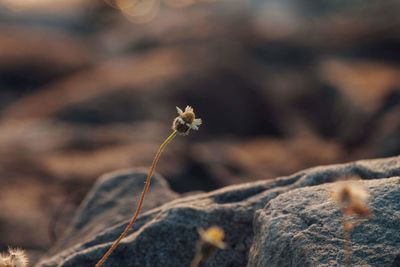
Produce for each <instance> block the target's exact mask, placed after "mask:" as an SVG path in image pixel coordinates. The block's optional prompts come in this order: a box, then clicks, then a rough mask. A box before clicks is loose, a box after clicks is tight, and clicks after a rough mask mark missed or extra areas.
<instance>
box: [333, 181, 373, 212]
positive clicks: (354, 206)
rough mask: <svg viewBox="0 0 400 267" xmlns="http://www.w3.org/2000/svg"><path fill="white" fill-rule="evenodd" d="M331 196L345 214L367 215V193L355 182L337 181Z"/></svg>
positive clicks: (368, 210)
mask: <svg viewBox="0 0 400 267" xmlns="http://www.w3.org/2000/svg"><path fill="white" fill-rule="evenodd" d="M332 198H333V199H334V200H335V201H336V203H337V205H338V206H339V207H340V209H341V211H342V213H343V214H345V215H349V216H351V215H358V216H361V217H368V216H370V215H371V211H370V209H369V207H368V205H367V204H366V200H367V199H368V193H367V191H365V189H364V188H362V187H361V186H360V185H359V184H356V183H355V182H350V181H347V182H339V183H337V184H336V185H335V189H334V191H333V193H332Z"/></svg>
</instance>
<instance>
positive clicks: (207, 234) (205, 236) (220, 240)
mask: <svg viewBox="0 0 400 267" xmlns="http://www.w3.org/2000/svg"><path fill="white" fill-rule="evenodd" d="M199 233H200V238H201V240H202V241H203V242H204V243H207V244H209V245H212V246H215V247H217V248H220V249H225V248H226V244H225V243H224V235H225V233H224V230H222V229H221V228H220V227H218V226H211V227H210V228H208V229H206V230H202V229H200V230H199Z"/></svg>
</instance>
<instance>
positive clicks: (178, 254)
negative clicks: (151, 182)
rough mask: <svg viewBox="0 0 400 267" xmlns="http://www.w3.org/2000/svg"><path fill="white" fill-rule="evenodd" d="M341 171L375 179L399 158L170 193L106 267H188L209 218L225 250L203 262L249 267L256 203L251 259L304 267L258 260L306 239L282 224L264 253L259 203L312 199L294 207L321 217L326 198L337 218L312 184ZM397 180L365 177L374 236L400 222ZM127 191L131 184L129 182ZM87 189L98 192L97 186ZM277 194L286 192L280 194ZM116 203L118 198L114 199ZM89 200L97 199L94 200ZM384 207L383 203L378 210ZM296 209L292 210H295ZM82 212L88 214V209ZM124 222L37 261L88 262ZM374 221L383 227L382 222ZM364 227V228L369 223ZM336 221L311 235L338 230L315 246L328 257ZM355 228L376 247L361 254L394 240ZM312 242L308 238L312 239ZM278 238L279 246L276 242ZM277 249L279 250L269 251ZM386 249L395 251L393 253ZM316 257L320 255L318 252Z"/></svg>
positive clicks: (391, 170)
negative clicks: (399, 219) (176, 195)
mask: <svg viewBox="0 0 400 267" xmlns="http://www.w3.org/2000/svg"><path fill="white" fill-rule="evenodd" d="M343 176H359V177H360V178H362V179H379V178H390V177H394V176H400V157H395V158H388V159H380V160H370V161H359V162H355V163H349V164H342V165H332V166H326V167H317V168H312V169H309V170H305V171H301V172H298V173H296V174H294V175H292V176H288V177H283V178H278V179H275V180H273V181H259V182H253V183H247V184H241V185H237V186H229V187H225V188H223V189H220V190H217V191H213V192H210V193H200V194H196V195H193V196H188V197H184V198H180V199H177V200H173V201H171V202H169V203H166V204H164V205H162V206H160V207H157V208H155V209H152V210H149V211H147V212H145V213H143V214H142V216H141V217H140V218H139V220H138V222H137V224H136V226H135V227H134V229H133V230H132V231H131V233H130V234H129V235H128V236H127V238H125V239H124V241H123V242H122V243H121V245H120V246H119V248H118V249H117V250H116V251H115V252H114V253H113V254H112V256H111V257H110V258H109V260H108V262H107V264H106V266H126V267H131V266H132V267H133V266H141V267H144V266H148V267H157V266H163V267H168V266H171V267H179V266H182V267H184V266H185V267H186V266H188V265H189V263H190V261H191V259H192V257H193V255H194V247H195V243H196V240H197V239H198V234H197V229H198V228H200V227H202V228H205V227H208V226H210V225H213V224H217V225H220V226H221V227H223V228H224V230H225V232H226V242H227V244H228V249H227V250H224V251H218V252H217V253H216V254H215V255H214V256H212V257H211V258H210V259H209V260H208V261H207V262H206V263H205V264H203V266H207V267H211V266H212V267H214V266H215V267H217V266H218V267H221V266H226V267H228V266H232V267H234V266H246V265H247V264H248V258H249V251H250V247H251V246H252V244H253V239H254V236H253V218H254V214H255V212H256V211H257V210H260V212H258V213H257V215H258V216H257V220H256V224H255V226H256V227H255V230H257V231H256V238H255V243H254V244H255V245H254V246H253V249H252V253H251V254H250V266H283V265H285V266H303V265H301V264H300V265H296V264H297V263H296V262H294V261H293V262H292V259H291V258H289V257H282V259H283V260H284V261H285V262H284V264H283V265H277V264H275V265H274V264H273V263H272V262H271V263H269V262H263V261H262V260H260V257H261V256H262V255H270V254H271V255H272V256H271V257H277V258H279V257H280V254H279V253H281V252H280V251H279V249H284V251H290V245H292V244H296V243H295V242H294V241H296V240H299V241H298V242H299V243H300V242H303V243H305V242H306V241H307V239H305V238H302V235H299V236H297V235H295V236H293V237H291V236H292V232H291V231H289V230H290V229H287V231H284V232H282V237H281V238H282V242H279V243H278V244H276V246H274V247H272V248H271V250H270V251H268V252H264V250H263V249H264V246H262V244H263V240H264V239H262V237H263V236H264V235H263V234H264V233H267V232H268V231H269V228H268V227H269V226H268V224H264V223H263V222H261V220H260V219H261V218H262V216H261V215H260V214H262V212H265V210H264V209H263V208H264V207H266V210H269V209H270V208H271V207H275V206H274V205H276V206H277V207H280V206H279V205H281V207H285V206H286V205H288V206H289V207H297V206H301V204H303V207H304V205H306V204H307V203H309V204H311V205H310V207H309V209H308V208H306V207H304V209H300V208H299V210H298V211H297V212H298V213H299V214H300V215H302V214H303V213H304V214H318V216H321V218H326V217H325V216H327V215H328V214H329V210H324V209H323V207H324V205H327V206H328V207H330V210H331V214H332V217H331V218H330V219H331V220H334V218H337V216H338V212H337V211H336V210H335V209H334V206H333V204H332V203H330V202H329V203H328V202H327V203H326V204H324V203H325V202H324V201H322V200H324V199H325V198H326V194H325V195H324V194H322V193H321V192H323V191H324V190H325V189H324V188H325V187H324V186H322V187H310V186H314V185H321V184H324V183H328V182H332V181H335V180H337V179H340V178H343ZM397 181H398V178H393V179H382V180H381V181H371V182H368V185H369V187H370V188H371V190H373V192H374V195H375V194H376V195H377V198H376V199H374V200H371V201H372V202H373V203H374V204H373V209H374V213H375V215H376V218H375V219H373V220H372V222H371V229H370V230H369V229H365V230H366V232H367V233H369V232H370V231H372V232H373V233H374V235H375V233H376V235H377V234H378V233H377V232H374V231H383V232H382V233H384V231H386V229H389V228H390V229H399V228H400V227H399V225H398V223H397V224H396V221H395V216H398V215H396V214H397V213H396V212H398V204H396V203H397V202H398V201H397V199H398V197H397V198H396V196H395V195H396V191H394V190H395V189H396V188H395V185H397V184H396V182H397ZM386 183H387V184H386ZM380 185H381V186H380ZM123 186H125V185H123ZM327 186H329V185H327ZM302 187H305V189H303V190H302V191H301V190H300V191H299V190H295V189H298V188H302ZM397 188H398V187H397ZM132 190H135V189H133V188H132ZM136 190H137V189H136ZM292 190H294V191H292ZM289 191H290V192H289ZM379 192H381V193H379ZM397 192H398V191H397ZM306 193H308V194H309V195H310V196H315V197H316V200H314V199H312V198H308V197H306V196H307V194H306ZM92 194H96V191H94V192H93V193H92ZM281 194H283V195H282V196H280V197H278V196H279V195H281ZM290 194H295V196H296V198H292V199H289V198H286V196H287V195H288V196H290ZM397 194H398V193H397ZM118 197H119V196H118ZM277 197H278V198H277ZM323 197H325V198H323ZM150 198H151V197H149V198H147V200H148V201H151V200H150ZM281 199H283V200H286V201H287V203H286V202H284V201H283V202H282V204H280V203H281V202H280V200H281ZM98 200H100V201H103V205H104V203H105V200H104V199H103V198H101V197H100V198H98ZM271 200H272V201H271ZM110 201H115V200H110ZM396 201H397V202H396ZM86 203H87V201H86ZM115 203H116V204H118V202H115ZM274 203H275V204H274ZM315 203H320V204H321V207H319V206H318V205H315ZM389 203H391V205H392V206H389ZM266 204H267V206H266ZM307 205H308V204H307ZM382 205H384V206H382ZM396 205H397V206H396ZM94 206H97V204H95V205H94ZM97 207H100V206H97ZM269 207H270V208H269ZM307 207H308V206H307ZM382 207H385V208H387V209H382ZM396 207H397V211H396ZM392 208H393V209H392ZM119 209H120V207H119V206H118V205H115V206H114V207H113V208H110V211H107V212H108V213H109V214H112V213H113V212H114V210H119ZM293 210H294V211H295V209H293ZM307 212H308V213H307ZM313 212H314V213H313ZM391 212H392V213H391ZM94 213H96V211H94ZM275 214H277V212H273V213H272V215H275ZM390 214H392V215H390ZM300 215H299V216H300ZM82 216H83V214H82V212H80V213H78V215H77V218H76V219H75V221H86V222H87V223H88V224H90V223H92V222H91V221H90V220H87V219H82V218H81V217H82ZM390 216H391V217H390ZM84 217H86V215H85V216H84ZM281 217H282V216H281ZM89 218H90V217H89ZM279 218H280V217H279V216H278V217H277V218H275V220H279ZM318 218H319V217H317V215H315V216H311V217H310V219H308V220H307V221H306V222H308V224H309V225H310V226H312V227H315V228H317V227H321V226H320V224H319V223H318ZM385 218H387V220H385ZM297 220H298V221H299V225H297V224H294V225H293V229H292V231H293V233H297V232H296V229H298V227H300V226H303V225H304V224H305V225H306V226H307V223H305V222H304V221H302V220H300V219H297ZM389 220H392V222H391V223H390V221H389ZM126 223H127V221H124V222H123V223H119V224H118V223H117V224H114V225H112V226H110V227H107V228H105V229H104V230H103V231H101V232H96V233H94V234H93V235H90V236H84V237H80V236H79V235H77V236H76V238H75V239H74V242H75V243H74V244H73V245H72V244H71V245H70V246H68V247H67V246H65V247H64V250H62V251H60V252H56V253H53V255H49V257H47V258H45V259H42V261H41V262H40V263H39V264H37V265H36V266H38V267H39V266H40V267H45V266H46V267H50V266H64V267H67V266H93V265H94V264H95V263H96V261H97V260H98V259H99V258H100V257H101V255H102V254H103V253H104V252H105V250H106V249H107V248H108V247H109V246H110V245H111V242H112V241H113V240H114V239H115V238H117V236H118V235H119V234H120V233H121V231H122V230H123V228H124V227H125V225H126ZM288 223H289V222H288ZM336 223H338V222H336ZM386 223H388V224H386ZM286 225H287V226H289V225H288V224H286V221H285V222H282V227H283V228H284V229H285V228H286V227H285V226H286ZM332 225H333V226H335V223H334V222H332ZM372 226H373V227H372ZM379 226H385V227H384V228H382V227H379ZM82 227H84V226H82ZM363 227H366V225H364V226H363ZM337 228H338V227H336V229H335V228H333V229H332V232H328V231H327V230H325V232H322V233H318V235H315V236H316V237H315V238H316V239H317V238H318V240H319V238H320V239H322V240H324V239H323V237H324V236H323V234H325V235H326V236H327V237H328V239H330V236H329V235H331V236H332V237H335V238H334V239H333V241H332V242H333V245H332V247H327V249H326V250H323V249H322V248H323V247H321V248H320V249H319V251H320V253H321V255H325V254H326V255H327V258H325V257H324V258H323V259H324V260H330V259H331V258H330V257H328V256H329V255H330V253H331V252H330V250H332V251H333V252H332V253H334V251H335V250H336V249H338V248H340V246H341V242H340V240H339V239H338V237H337V236H339V233H338V232H337ZM360 229H361V228H357V229H356V231H355V232H354V234H353V237H357V238H358V239H355V240H363V242H371V244H373V247H371V248H370V247H369V246H368V247H367V246H366V245H365V244H364V246H363V248H365V252H364V253H367V254H368V253H370V251H369V250H370V249H373V250H374V251H379V249H381V251H380V252H381V253H383V254H384V253H387V252H388V253H389V252H390V251H389V250H387V251H386V250H383V249H384V248H385V246H387V247H390V246H392V248H393V246H394V244H395V242H396V236H395V235H392V236H385V235H380V236H381V238H380V239H376V240H370V239H371V238H370V236H369V235H368V236H365V237H362V235H363V232H362V231H360ZM260 231H261V232H260ZM387 231H389V230H387ZM392 231H393V230H392ZM71 234H73V233H71ZM362 238H365V239H362ZM285 241H287V243H284V242H285ZM310 241H312V240H311V239H310ZM61 242H62V241H61ZM291 242H294V243H291ZM325 242H328V241H325ZM335 242H336V243H335ZM397 244H398V243H397ZM281 245H283V246H282V247H280V246H281ZM375 245H376V246H375ZM310 246H311V245H310ZM316 246H317V245H316ZM300 252H302V253H303V254H301V253H300ZM306 252H307V251H306V250H301V251H300V250H299V253H300V254H299V255H298V256H299V257H301V255H307V254H306ZM268 253H270V254H268ZM309 253H311V252H309ZM390 253H392V252H390ZM275 254H276V256H273V255H275ZM363 255H366V254H360V252H358V251H356V256H357V257H359V258H363ZM384 255H386V254H384ZM390 255H393V253H392V254H390ZM281 256H285V255H281ZM379 257H380V256H379V255H377V256H376V257H374V259H377V260H379V259H380V258H379ZM372 258H373V257H371V259H372ZM339 259H340V257H339ZM301 260H303V261H302V262H304V264H309V265H308V266H314V265H312V263H311V262H308V261H306V260H305V259H304V258H301ZM315 260H317V259H316V258H315ZM387 260H388V261H390V260H392V261H393V260H394V259H393V257H388V258H387ZM314 263H315V262H314ZM377 266H378V265H377Z"/></svg>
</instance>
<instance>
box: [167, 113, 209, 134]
mask: <svg viewBox="0 0 400 267" xmlns="http://www.w3.org/2000/svg"><path fill="white" fill-rule="evenodd" d="M176 110H177V111H178V115H179V116H178V117H176V118H175V119H174V122H173V123H172V130H174V131H177V132H178V133H179V134H180V135H188V134H189V132H190V130H196V131H197V130H198V129H199V126H200V125H201V124H202V120H201V119H196V115H195V114H194V111H193V108H192V107H191V106H186V108H185V111H184V112H183V111H182V110H181V109H180V108H178V107H176Z"/></svg>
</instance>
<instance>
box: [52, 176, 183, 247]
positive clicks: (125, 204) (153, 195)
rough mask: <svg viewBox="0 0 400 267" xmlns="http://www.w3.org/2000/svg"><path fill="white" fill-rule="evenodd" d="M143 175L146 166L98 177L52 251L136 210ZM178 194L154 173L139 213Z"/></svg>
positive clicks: (127, 217)
mask: <svg viewBox="0 0 400 267" xmlns="http://www.w3.org/2000/svg"><path fill="white" fill-rule="evenodd" d="M146 177H147V170H145V169H127V170H120V171H115V172H111V173H107V174H105V175H103V176H101V177H100V178H99V180H98V181H97V182H96V184H95V185H94V186H93V188H92V190H91V191H90V192H89V193H88V195H87V197H86V198H85V200H84V201H83V203H82V204H81V206H80V208H79V210H78V211H77V212H76V215H75V218H74V220H73V222H72V223H71V225H70V227H69V229H68V230H67V232H66V234H65V235H64V237H63V238H62V239H61V240H60V241H59V242H58V243H57V244H56V245H55V246H54V247H53V249H52V251H53V253H54V252H55V251H60V250H63V249H66V248H68V247H69V246H71V245H73V244H76V243H79V242H81V241H82V240H85V239H86V238H90V237H91V236H93V235H96V234H98V233H100V232H101V231H103V230H104V229H107V228H108V227H111V226H113V225H115V224H118V223H121V222H123V221H125V220H128V219H129V218H130V217H131V216H132V213H133V212H134V210H135V209H136V205H137V202H138V201H139V198H140V195H141V193H142V189H143V186H144V183H145V181H146ZM178 197H179V195H178V194H177V193H175V192H173V191H171V189H170V188H169V186H168V184H167V182H166V181H165V180H164V178H162V177H161V176H160V175H158V174H155V175H154V176H153V178H152V181H151V190H149V192H148V193H147V195H146V199H145V200H146V201H145V202H144V205H143V209H142V212H145V211H147V210H150V209H152V208H155V207H158V206H160V205H162V204H164V203H165V202H168V201H171V200H173V199H176V198H178Z"/></svg>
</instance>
